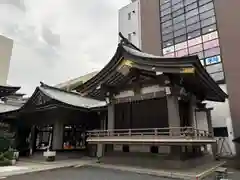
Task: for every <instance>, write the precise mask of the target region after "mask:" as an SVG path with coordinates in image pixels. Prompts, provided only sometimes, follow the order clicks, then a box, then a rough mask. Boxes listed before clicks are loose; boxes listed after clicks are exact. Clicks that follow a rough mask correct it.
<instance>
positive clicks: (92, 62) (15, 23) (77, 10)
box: [0, 0, 130, 96]
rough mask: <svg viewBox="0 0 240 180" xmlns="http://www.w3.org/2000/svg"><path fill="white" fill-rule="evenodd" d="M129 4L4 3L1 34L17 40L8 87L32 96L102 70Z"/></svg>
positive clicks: (103, 0) (122, 0)
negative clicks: (37, 90) (42, 87)
mask: <svg viewBox="0 0 240 180" xmlns="http://www.w3.org/2000/svg"><path fill="white" fill-rule="evenodd" d="M129 2H130V1H129V0H0V34H1V35H4V36H6V37H9V38H11V39H13V40H14V47H13V51H12V57H11V62H10V71H9V76H8V84H9V85H13V86H21V90H20V91H19V92H21V93H26V94H27V95H28V96H29V95H31V94H32V93H33V91H34V90H35V88H36V86H38V85H39V83H40V81H42V82H44V83H46V84H49V85H55V84H58V83H61V82H64V81H67V80H69V79H72V78H76V77H79V76H81V75H84V74H86V73H90V72H92V71H96V70H100V69H101V68H102V67H104V65H105V64H106V63H108V61H109V60H110V58H111V57H112V56H113V54H114V52H115V50H116V48H117V43H118V9H120V8H121V7H123V6H125V5H127V4H128V3H129Z"/></svg>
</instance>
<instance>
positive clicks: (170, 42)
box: [163, 39, 173, 48]
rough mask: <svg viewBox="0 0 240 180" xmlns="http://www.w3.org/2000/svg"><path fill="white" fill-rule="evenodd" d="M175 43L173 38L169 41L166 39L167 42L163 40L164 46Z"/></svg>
mask: <svg viewBox="0 0 240 180" xmlns="http://www.w3.org/2000/svg"><path fill="white" fill-rule="evenodd" d="M172 45H173V40H172V39H171V40H169V41H166V42H163V47H164V48H165V47H168V46H172Z"/></svg>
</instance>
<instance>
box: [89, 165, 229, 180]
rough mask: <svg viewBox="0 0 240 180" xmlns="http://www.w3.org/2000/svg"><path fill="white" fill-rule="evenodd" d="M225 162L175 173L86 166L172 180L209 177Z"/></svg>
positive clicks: (162, 170)
mask: <svg viewBox="0 0 240 180" xmlns="http://www.w3.org/2000/svg"><path fill="white" fill-rule="evenodd" d="M224 164H225V162H213V163H210V164H206V165H203V166H201V167H198V168H193V169H188V170H186V171H184V170H181V171H176V170H169V169H147V168H141V167H131V166H121V165H112V164H102V163H92V164H88V165H87V166H93V167H101V168H107V169H114V170H121V171H129V172H135V173H139V174H147V175H153V176H159V177H166V178H173V179H179V178H180V179H189V180H190V179H197V178H198V179H201V178H204V177H207V176H208V175H210V174H211V173H212V172H214V170H215V169H216V168H218V167H220V166H222V165H224Z"/></svg>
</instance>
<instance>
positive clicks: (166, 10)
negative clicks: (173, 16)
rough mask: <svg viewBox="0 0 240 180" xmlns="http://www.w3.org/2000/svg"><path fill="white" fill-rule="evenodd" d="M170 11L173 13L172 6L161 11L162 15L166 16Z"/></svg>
mask: <svg viewBox="0 0 240 180" xmlns="http://www.w3.org/2000/svg"><path fill="white" fill-rule="evenodd" d="M170 13H171V8H168V9H165V10H164V11H161V16H165V15H167V14H170Z"/></svg>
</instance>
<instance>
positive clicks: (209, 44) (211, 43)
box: [203, 39, 219, 50]
mask: <svg viewBox="0 0 240 180" xmlns="http://www.w3.org/2000/svg"><path fill="white" fill-rule="evenodd" d="M217 46H219V40H218V39H215V40H212V41H208V42H205V43H204V44H203V48H204V50H206V49H211V48H214V47H217Z"/></svg>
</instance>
